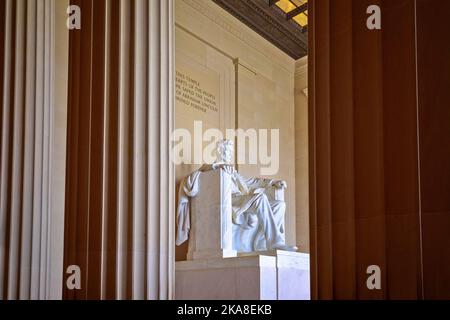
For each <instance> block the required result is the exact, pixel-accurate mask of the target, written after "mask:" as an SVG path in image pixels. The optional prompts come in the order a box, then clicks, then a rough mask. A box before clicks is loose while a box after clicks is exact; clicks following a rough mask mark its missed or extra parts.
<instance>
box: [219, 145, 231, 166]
mask: <svg viewBox="0 0 450 320" xmlns="http://www.w3.org/2000/svg"><path fill="white" fill-rule="evenodd" d="M233 150H234V143H233V141H231V140H220V141H219V142H217V149H216V152H217V162H219V163H230V164H231V163H232V162H233Z"/></svg>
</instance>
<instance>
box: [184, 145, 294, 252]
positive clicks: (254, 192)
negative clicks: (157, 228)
mask: <svg viewBox="0 0 450 320" xmlns="http://www.w3.org/2000/svg"><path fill="white" fill-rule="evenodd" d="M233 149H234V148H233V142H232V141H230V140H221V141H219V142H218V143H217V149H216V153H217V159H216V161H215V162H214V163H212V164H205V165H203V166H202V167H201V168H200V169H199V170H197V171H195V172H194V173H192V174H191V175H189V176H188V177H186V178H185V179H184V180H183V182H182V183H181V186H180V194H179V203H178V211H177V227H178V228H177V229H178V230H177V239H176V244H177V245H181V244H182V243H183V242H185V241H186V240H188V238H189V229H190V220H189V199H191V198H194V197H195V196H196V195H197V193H198V192H199V183H200V179H199V177H200V176H201V174H202V173H205V172H209V171H213V170H223V171H225V172H226V173H227V174H229V175H230V176H231V186H230V187H231V199H232V200H231V202H232V223H233V234H234V235H233V239H234V241H235V242H239V243H237V244H236V247H238V248H249V249H248V250H241V251H265V250H285V251H297V248H296V247H294V246H289V245H287V244H286V241H285V226H284V222H285V212H286V203H285V202H284V199H274V197H271V196H270V195H271V194H273V193H274V191H277V190H278V191H282V190H284V189H286V187H287V185H286V182H285V181H281V180H274V179H262V178H244V177H242V176H241V175H240V174H239V173H238V172H237V171H236V169H235V167H234V166H233V164H232V161H233ZM249 230H253V231H252V232H249Z"/></svg>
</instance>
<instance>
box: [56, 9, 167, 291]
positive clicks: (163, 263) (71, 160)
mask: <svg viewBox="0 0 450 320" xmlns="http://www.w3.org/2000/svg"><path fill="white" fill-rule="evenodd" d="M72 3H73V4H75V5H78V6H80V8H81V11H82V13H83V24H82V29H81V30H76V31H73V32H71V34H70V63H69V65H70V67H69V70H70V74H71V77H70V84H69V97H70V98H69V123H70V125H69V128H70V129H69V132H68V134H69V139H68V141H69V146H68V160H67V161H68V176H67V178H68V184H67V185H68V190H67V198H66V199H67V206H66V221H67V223H66V229H65V232H66V233H65V236H66V238H65V240H66V241H65V262H64V265H65V266H66V267H67V266H69V265H78V266H80V269H81V275H82V286H81V290H68V289H67V288H64V297H65V298H67V299H85V298H89V299H170V298H172V297H173V278H174V269H173V265H174V256H173V250H174V243H173V239H174V222H173V217H174V190H173V189H174V174H173V166H172V164H171V163H170V160H169V143H168V142H169V136H170V132H171V130H172V128H173V108H174V103H173V92H172V91H173V72H174V66H173V63H174V62H173V54H174V48H173V41H174V37H173V25H174V22H173V1H172V0H152V1H149V0H132V1H130V0H96V1H91V0H77V1H73V2H72Z"/></svg>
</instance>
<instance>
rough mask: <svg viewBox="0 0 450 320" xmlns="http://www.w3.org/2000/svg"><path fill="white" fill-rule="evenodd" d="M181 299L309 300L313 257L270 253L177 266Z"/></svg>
mask: <svg viewBox="0 0 450 320" xmlns="http://www.w3.org/2000/svg"><path fill="white" fill-rule="evenodd" d="M175 281H176V282H175V283H176V290H175V298H176V299H178V300H309V299H310V276H309V255H308V254H303V253H297V252H286V251H267V252H262V253H258V254H256V253H253V254H244V255H240V256H239V257H236V258H226V259H220V258H219V259H209V260H192V261H180V262H177V263H176V272H175Z"/></svg>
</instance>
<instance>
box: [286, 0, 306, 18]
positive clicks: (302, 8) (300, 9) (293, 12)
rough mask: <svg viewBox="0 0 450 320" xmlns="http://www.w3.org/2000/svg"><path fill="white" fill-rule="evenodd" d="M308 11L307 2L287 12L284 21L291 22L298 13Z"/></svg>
mask: <svg viewBox="0 0 450 320" xmlns="http://www.w3.org/2000/svg"><path fill="white" fill-rule="evenodd" d="M306 10H308V2H306V3H304V4H302V5H301V6H299V7H297V8H295V9H293V10H291V11H289V12H288V13H286V19H287V20H291V19H292V18H293V17H295V16H298V15H299V14H300V13H303V12H305V11H306Z"/></svg>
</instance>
